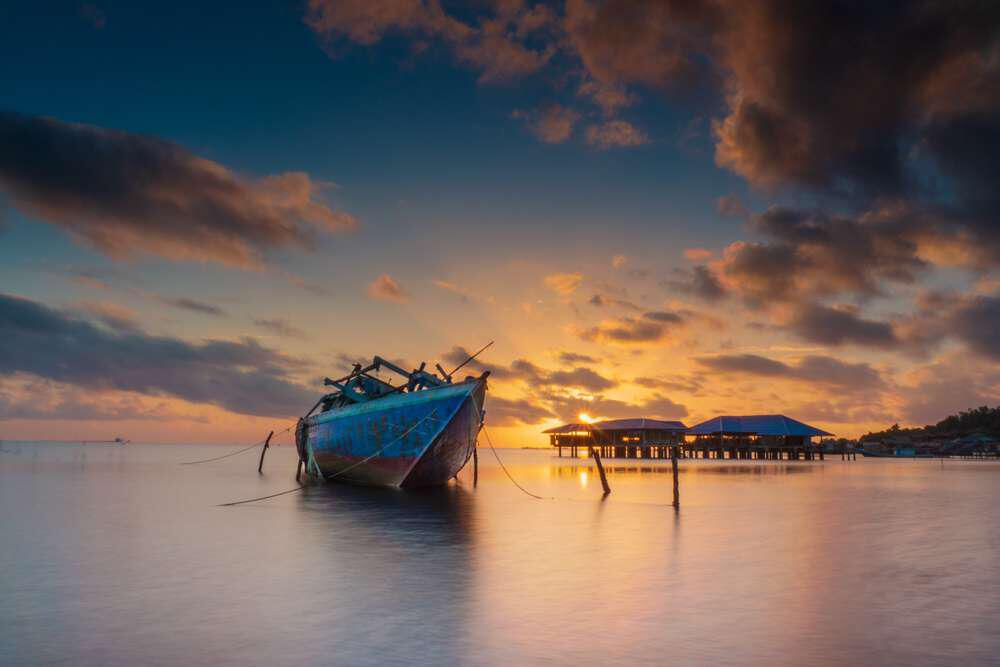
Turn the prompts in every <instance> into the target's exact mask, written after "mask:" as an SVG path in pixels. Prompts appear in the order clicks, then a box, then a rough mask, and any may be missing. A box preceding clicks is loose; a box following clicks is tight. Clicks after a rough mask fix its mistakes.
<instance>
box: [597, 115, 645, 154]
mask: <svg viewBox="0 0 1000 667" xmlns="http://www.w3.org/2000/svg"><path fill="white" fill-rule="evenodd" d="M586 138H587V143H588V144H590V145H591V146H594V147H595V148H599V149H601V150H605V149H608V148H633V147H635V146H641V145H643V144H645V143H647V142H648V141H649V138H648V137H647V136H646V135H645V133H643V132H642V130H640V129H639V128H637V127H636V126H635V125H633V124H632V123H629V122H628V121H625V120H609V121H607V122H605V123H601V124H600V125H591V126H590V127H588V128H587V134H586Z"/></svg>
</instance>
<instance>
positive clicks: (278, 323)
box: [253, 317, 306, 338]
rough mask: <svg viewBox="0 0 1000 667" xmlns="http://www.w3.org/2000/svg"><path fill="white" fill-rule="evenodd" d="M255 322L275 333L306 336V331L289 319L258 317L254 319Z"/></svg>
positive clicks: (299, 336) (297, 336)
mask: <svg viewBox="0 0 1000 667" xmlns="http://www.w3.org/2000/svg"><path fill="white" fill-rule="evenodd" d="M253 323H254V326H257V327H260V328H261V329H265V330H267V331H270V332H271V333H273V334H276V335H278V336H283V337H285V338H306V332H305V331H303V330H302V329H300V328H298V327H296V326H294V325H292V324H291V323H290V322H289V321H288V320H285V319H282V318H280V317H275V318H271V319H267V318H258V319H254V321H253Z"/></svg>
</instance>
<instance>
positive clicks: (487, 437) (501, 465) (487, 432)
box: [483, 425, 555, 500]
mask: <svg viewBox="0 0 1000 667" xmlns="http://www.w3.org/2000/svg"><path fill="white" fill-rule="evenodd" d="M483 433H485V434H486V442H487V443H489V445H490V449H492V450H493V456H494V457H495V458H496V460H497V463H499V464H500V467H501V468H502V469H503V471H504V473H506V475H507V478H508V479H509V480H510V481H511V482H513V483H514V486H516V487H517V488H519V489H521V490H522V491H524V492H525V493H526V494H528V495H529V496H531V497H532V498H535V499H537V500H555V498H546V497H544V496H536V495H535V494H534V493H532V492H531V491H528V490H527V489H526V488H524V487H523V486H521V485H520V484H518V483H517V480H516V479H514V476H513V475H511V474H510V471H509V470H507V466H505V465H504V464H503V461H501V460H500V455H499V454H497V450H496V447H494V446H493V440H491V439H490V432H489V431H487V430H486V426H485V425H483Z"/></svg>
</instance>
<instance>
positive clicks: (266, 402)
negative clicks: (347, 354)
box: [0, 295, 317, 417]
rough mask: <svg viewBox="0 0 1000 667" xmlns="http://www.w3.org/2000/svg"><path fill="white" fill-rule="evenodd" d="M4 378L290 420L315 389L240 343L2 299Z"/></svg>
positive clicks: (0, 362)
mask: <svg viewBox="0 0 1000 667" xmlns="http://www.w3.org/2000/svg"><path fill="white" fill-rule="evenodd" d="M0 339H2V340H3V345H2V346H0V374H3V375H11V374H15V373H27V374H31V375H34V376H38V377H40V378H46V379H49V380H53V381H56V382H60V383H64V384H68V385H74V386H77V387H84V388H90V389H99V390H100V389H114V390H121V391H132V392H137V393H140V394H147V395H153V396H157V395H159V396H173V397H177V398H181V399H184V400H187V401H191V402H195V403H209V404H212V405H217V406H219V407H222V408H225V409H226V410H230V411H232V412H237V413H241V414H250V415H262V416H275V417H290V416H294V415H296V414H299V413H300V412H302V411H303V410H304V409H306V408H308V405H309V404H310V403H311V401H313V400H314V399H315V397H316V394H317V392H316V391H313V390H310V389H308V388H306V387H303V386H302V385H300V384H297V383H296V382H294V381H292V380H291V379H289V374H290V373H292V372H293V371H295V370H298V369H299V368H300V366H301V363H300V362H297V361H296V360H294V359H292V358H290V357H288V356H286V355H283V354H281V353H279V352H276V351H274V350H271V349H268V348H266V347H263V346H261V345H260V344H258V343H257V342H255V341H254V340H253V339H244V340H242V341H240V342H229V341H207V342H204V343H198V344H195V343H189V342H186V341H183V340H180V339H176V338H168V337H164V336H151V335H148V334H145V333H142V332H138V331H133V330H127V331H121V330H119V331H108V330H105V329H102V328H100V327H97V326H95V325H93V324H92V323H90V322H88V321H86V320H83V319H79V318H76V317H73V316H71V315H68V314H66V313H63V312H60V311H56V310H53V309H51V308H49V307H47V306H44V305H42V304H40V303H37V302H34V301H30V300H28V299H22V298H18V297H13V296H9V295H0Z"/></svg>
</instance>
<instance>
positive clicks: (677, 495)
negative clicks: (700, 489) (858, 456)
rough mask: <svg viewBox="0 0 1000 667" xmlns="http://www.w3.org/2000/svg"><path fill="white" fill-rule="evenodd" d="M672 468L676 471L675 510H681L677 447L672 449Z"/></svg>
mask: <svg viewBox="0 0 1000 667" xmlns="http://www.w3.org/2000/svg"><path fill="white" fill-rule="evenodd" d="M670 467H671V468H673V470H674V509H680V507H681V489H680V486H679V485H678V484H677V445H674V446H673V447H671V448H670Z"/></svg>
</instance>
